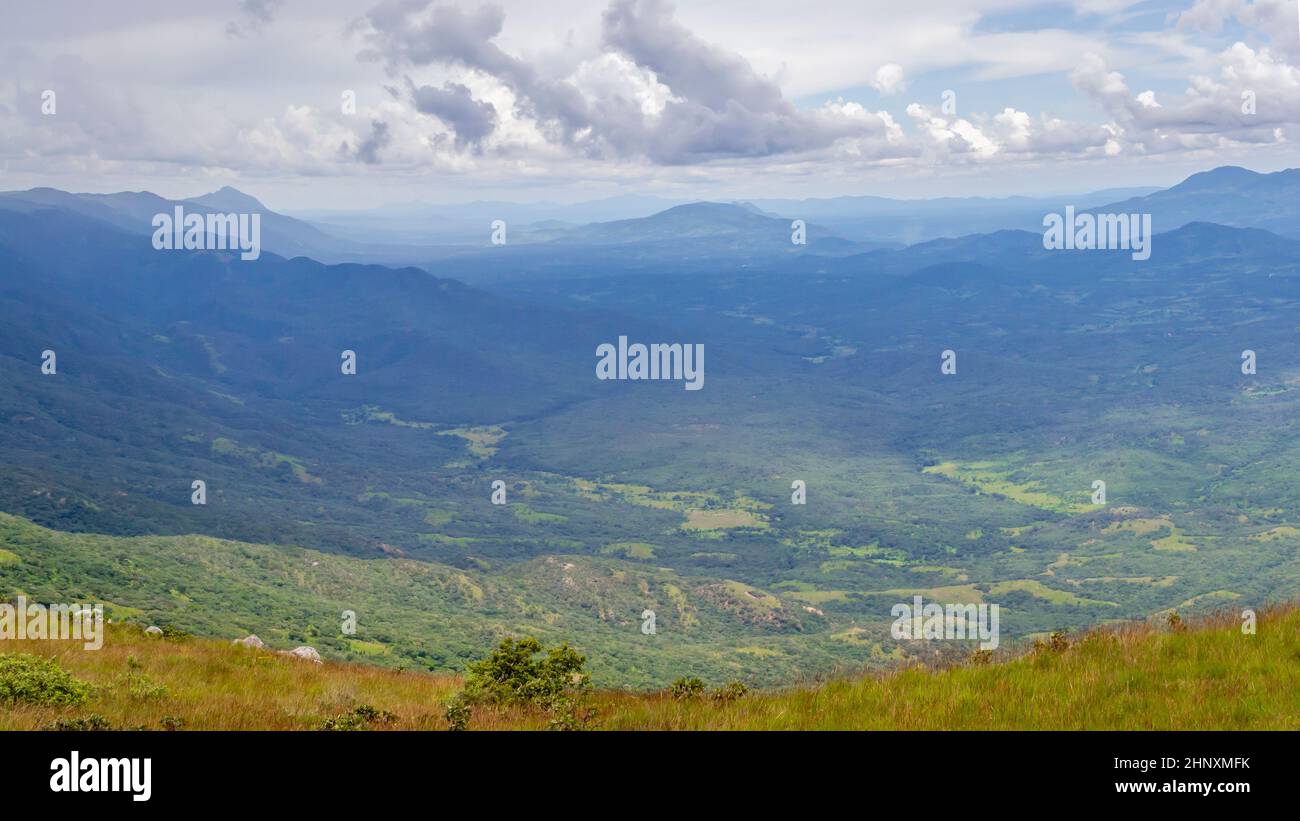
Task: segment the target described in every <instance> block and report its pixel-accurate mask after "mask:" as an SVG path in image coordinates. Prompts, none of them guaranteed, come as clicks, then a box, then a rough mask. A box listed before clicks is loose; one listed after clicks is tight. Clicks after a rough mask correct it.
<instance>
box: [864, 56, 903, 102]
mask: <svg viewBox="0 0 1300 821" xmlns="http://www.w3.org/2000/svg"><path fill="white" fill-rule="evenodd" d="M871 87H872V88H874V89H875V90H876V91H879V92H880V93H881V94H883V95H884V96H886V97H892V96H894V95H895V94H899V93H901V92H902V91H903V89H905V88H906V87H907V80H906V79H905V78H904V77H903V67H902V66H900V65H899V64H898V63H886V64H884V65H883V66H881V67H880V68H878V69H876V77H875V79H874V80H872V81H871Z"/></svg>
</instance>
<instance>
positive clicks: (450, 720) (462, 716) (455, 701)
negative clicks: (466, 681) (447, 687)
mask: <svg viewBox="0 0 1300 821" xmlns="http://www.w3.org/2000/svg"><path fill="white" fill-rule="evenodd" d="M472 714H473V708H471V707H470V705H469V701H468V699H466V698H465V693H464V692H463V691H462V692H459V693H457V694H456V695H454V696H452V697H451V698H450V699H449V700H448V701H447V709H446V710H445V711H444V712H443V714H442V715H443V718H445V719H447V725H448V729H451V730H456V731H459V730H465V729H468V728H469V719H470V716H471V715H472Z"/></svg>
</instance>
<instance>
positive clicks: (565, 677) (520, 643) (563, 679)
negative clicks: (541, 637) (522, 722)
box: [465, 637, 591, 707]
mask: <svg viewBox="0 0 1300 821" xmlns="http://www.w3.org/2000/svg"><path fill="white" fill-rule="evenodd" d="M542 652H543V647H542V643H541V642H540V641H538V640H537V639H535V638H531V637H530V638H523V639H519V640H517V641H516V640H515V639H512V638H504V639H502V640H501V644H500V646H498V647H497V649H495V650H493V651H492V653H491V655H489V656H488V657H487V658H485V659H483V660H482V661H476V662H474V663H473V664H470V665H469V668H468V675H467V676H466V678H465V696H466V699H467V700H468V701H469V702H471V703H473V702H490V703H495V704H529V705H535V706H542V707H550V706H551V704H552V702H554V701H555V700H556V699H558V698H560V697H561V696H563V695H565V694H568V693H581V692H584V691H586V690H587V689H589V688H590V686H591V680H590V678H589V677H588V676H587V674H586V673H584V672H583V671H582V668H583V665H585V664H586V663H587V659H586V658H585V657H583V656H582V655H580V654H579V653H578V652H577V651H576V650H574V649H573V648H572V647H570V646H569V645H568V644H561V645H560V646H558V647H552V648H551V649H550V650H547V651H545V653H546V655H545V656H544V657H542V658H538V655H539V654H541V653H542Z"/></svg>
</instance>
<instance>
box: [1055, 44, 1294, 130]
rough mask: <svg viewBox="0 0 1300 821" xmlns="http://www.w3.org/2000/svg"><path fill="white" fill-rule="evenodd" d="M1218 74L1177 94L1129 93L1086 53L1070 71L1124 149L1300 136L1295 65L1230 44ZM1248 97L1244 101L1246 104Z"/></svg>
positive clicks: (1262, 51) (1117, 77) (1195, 79)
mask: <svg viewBox="0 0 1300 821" xmlns="http://www.w3.org/2000/svg"><path fill="white" fill-rule="evenodd" d="M1218 63H1219V74H1218V77H1217V78H1216V77H1212V76H1209V75H1197V76H1193V77H1192V78H1190V85H1189V86H1188V88H1187V89H1186V90H1185V91H1184V92H1183V94H1182V95H1180V96H1179V95H1173V96H1168V97H1165V98H1163V99H1161V98H1160V97H1159V96H1158V95H1157V94H1156V93H1155V92H1153V91H1143V92H1141V93H1139V94H1136V95H1134V94H1133V93H1132V92H1131V91H1130V90H1129V87H1128V84H1127V82H1126V81H1125V79H1124V76H1123V75H1122V74H1120V73H1119V72H1116V71H1111V70H1110V69H1109V68H1108V67H1107V66H1106V63H1105V61H1104V60H1103V59H1102V58H1101V57H1099V56H1097V55H1095V54H1093V55H1088V56H1087V57H1086V58H1085V59H1084V60H1083V62H1082V63H1081V64H1080V65H1079V67H1078V68H1076V69H1075V71H1074V72H1073V73H1072V74H1071V80H1072V81H1073V82H1074V85H1075V87H1076V88H1078V89H1079V90H1080V91H1081V92H1083V93H1084V94H1085V95H1086V96H1088V97H1089V98H1091V99H1092V100H1093V101H1094V102H1096V103H1097V104H1098V105H1099V106H1100V107H1101V109H1102V110H1103V111H1104V112H1105V113H1106V114H1107V115H1108V116H1109V117H1110V118H1111V120H1112V122H1113V123H1114V124H1115V126H1116V127H1117V128H1118V129H1119V133H1120V136H1121V137H1122V138H1123V143H1124V145H1125V147H1126V148H1127V149H1128V150H1132V151H1137V152H1140V153H1163V152H1168V151H1185V150H1199V149H1213V148H1222V147H1227V146H1232V145H1258V144H1265V143H1282V142H1285V141H1288V140H1294V139H1296V138H1297V137H1300V128H1298V125H1300V116H1298V115H1300V69H1297V68H1296V67H1295V66H1292V65H1289V64H1288V63H1286V62H1284V61H1282V60H1281V59H1279V58H1277V57H1276V56H1274V55H1273V54H1272V53H1271V52H1270V51H1269V50H1268V49H1266V48H1261V49H1253V48H1251V47H1249V46H1247V45H1246V44H1245V43H1234V44H1233V45H1232V46H1231V47H1230V48H1228V49H1226V50H1225V51H1223V52H1222V53H1220V54H1219V55H1218ZM1248 98H1249V100H1250V101H1251V103H1252V104H1251V105H1247V104H1246V100H1247V99H1248Z"/></svg>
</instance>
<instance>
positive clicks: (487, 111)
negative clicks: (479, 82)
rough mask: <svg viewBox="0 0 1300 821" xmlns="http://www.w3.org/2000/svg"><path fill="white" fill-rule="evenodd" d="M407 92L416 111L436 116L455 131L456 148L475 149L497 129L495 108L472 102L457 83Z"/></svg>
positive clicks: (466, 92) (476, 101)
mask: <svg viewBox="0 0 1300 821" xmlns="http://www.w3.org/2000/svg"><path fill="white" fill-rule="evenodd" d="M410 93H411V102H412V103H413V104H414V105H415V109H416V111H419V112H420V113H422V114H428V115H430V116H433V117H437V118H438V119H439V120H442V122H443V123H444V124H446V125H447V127H449V128H450V129H451V130H452V131H454V132H456V144H457V146H459V147H462V148H464V147H466V146H470V147H473V148H476V149H477V148H478V147H479V146H481V145H482V143H483V140H484V138H486V137H488V136H490V135H491V134H492V132H493V131H494V130H495V129H496V127H497V110H496V107H495V106H494V105H492V104H491V103H487V102H480V101H478V100H475V99H474V95H473V94H472V93H470V90H469V89H468V88H466V87H465V86H463V85H461V84H460V83H445V84H444V85H443V86H442V88H435V87H434V86H420V87H418V88H416V87H415V86H414V85H412V87H411V90H410Z"/></svg>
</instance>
